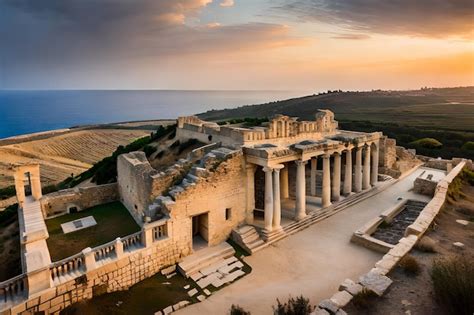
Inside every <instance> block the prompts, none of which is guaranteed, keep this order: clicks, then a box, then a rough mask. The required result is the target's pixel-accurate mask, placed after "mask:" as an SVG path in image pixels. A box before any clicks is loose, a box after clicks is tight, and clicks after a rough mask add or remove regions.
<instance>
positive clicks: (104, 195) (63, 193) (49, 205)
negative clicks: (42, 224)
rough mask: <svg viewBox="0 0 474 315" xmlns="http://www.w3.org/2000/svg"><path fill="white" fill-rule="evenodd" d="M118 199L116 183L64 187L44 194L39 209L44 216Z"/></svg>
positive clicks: (82, 208)
mask: <svg viewBox="0 0 474 315" xmlns="http://www.w3.org/2000/svg"><path fill="white" fill-rule="evenodd" d="M118 199H119V195H118V189H117V184H116V183H113V184H106V185H99V186H91V187H76V188H71V189H64V190H60V191H58V192H53V193H50V194H47V195H44V196H43V197H42V198H41V200H40V203H41V211H42V212H43V215H44V216H45V217H50V216H54V215H60V214H65V213H68V211H69V209H70V208H71V207H75V208H76V210H77V211H81V210H84V209H87V208H90V207H93V206H97V205H100V204H104V203H108V202H112V201H116V200H118Z"/></svg>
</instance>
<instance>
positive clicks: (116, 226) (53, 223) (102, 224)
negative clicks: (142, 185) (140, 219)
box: [46, 201, 140, 261]
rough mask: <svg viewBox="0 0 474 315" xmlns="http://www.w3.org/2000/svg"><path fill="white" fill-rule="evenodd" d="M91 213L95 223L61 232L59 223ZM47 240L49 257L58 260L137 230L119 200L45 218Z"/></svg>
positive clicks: (138, 228) (137, 227)
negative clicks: (77, 229) (83, 227)
mask: <svg viewBox="0 0 474 315" xmlns="http://www.w3.org/2000/svg"><path fill="white" fill-rule="evenodd" d="M87 216H93V217H94V219H95V220H96V222H97V225H95V226H92V227H89V228H85V229H83V230H79V231H76V232H72V233H68V234H64V233H63V231H62V229H61V224H62V223H65V222H69V221H73V220H76V219H79V218H83V217H87ZM46 225H47V226H48V232H49V238H48V240H47V243H48V248H49V252H50V254H51V259H52V260H53V261H58V260H61V259H64V258H67V257H69V256H72V255H74V254H77V253H79V252H80V251H82V250H83V249H84V248H86V247H95V246H99V245H102V244H104V243H107V242H110V241H113V240H114V239H116V238H117V237H123V236H127V235H129V234H132V233H135V232H137V231H139V230H140V227H139V226H138V225H137V223H136V222H135V220H133V218H132V216H131V215H130V214H129V212H128V210H127V209H126V208H125V207H124V206H123V205H122V203H120V202H119V201H116V202H112V203H107V204H103V205H99V206H95V207H92V208H89V209H86V210H84V211H81V212H78V213H73V214H67V215H63V216H60V217H56V218H52V219H48V220H46Z"/></svg>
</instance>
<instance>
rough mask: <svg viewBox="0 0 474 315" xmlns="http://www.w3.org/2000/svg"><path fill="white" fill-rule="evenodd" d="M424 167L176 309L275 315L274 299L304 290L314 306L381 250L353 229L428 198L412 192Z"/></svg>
mask: <svg viewBox="0 0 474 315" xmlns="http://www.w3.org/2000/svg"><path fill="white" fill-rule="evenodd" d="M423 170H424V169H422V168H420V169H418V170H416V171H414V172H413V173H412V174H410V175H409V176H407V177H405V178H404V179H402V180H400V181H398V182H397V183H395V184H394V185H393V186H390V187H389V188H387V189H386V190H384V191H382V192H380V193H379V194H377V195H375V196H373V197H371V198H368V199H366V200H363V201H361V202H359V203H357V204H355V205H352V206H350V207H349V208H347V209H345V210H344V211H341V212H339V213H337V214H335V215H334V216H332V217H330V218H328V219H326V220H324V221H321V222H319V223H317V224H314V225H312V226H310V227H309V228H307V229H305V230H303V231H300V232H298V233H296V234H294V235H291V236H289V237H287V238H285V239H283V240H281V241H279V242H277V243H276V244H274V245H272V246H270V247H267V248H265V249H263V250H261V251H259V252H257V253H255V254H254V255H252V256H249V257H246V259H245V261H246V262H247V263H248V264H249V265H250V266H251V267H252V272H251V273H250V274H249V275H248V276H246V277H245V278H243V279H241V280H239V281H237V282H236V283H233V284H232V285H230V286H228V287H226V288H224V289H222V290H219V291H217V292H216V293H215V294H213V295H212V296H211V297H209V298H208V299H207V300H205V301H204V302H202V303H198V304H195V305H192V306H189V307H187V308H185V309H183V310H180V311H178V312H177V314H227V313H228V311H229V309H230V306H231V305H232V304H238V305H240V306H242V307H243V308H244V309H246V310H248V311H250V312H251V313H252V314H271V312H272V305H276V299H277V298H279V299H280V300H287V299H288V297H289V295H291V296H293V297H295V296H297V295H301V294H303V295H304V296H305V297H307V298H309V299H310V302H311V304H312V305H315V304H317V303H319V301H321V300H322V299H325V298H328V297H330V296H331V295H332V294H333V293H334V292H335V291H337V289H338V287H339V284H340V283H341V282H342V281H343V280H344V279H346V278H351V279H357V278H358V276H359V275H361V274H363V273H366V272H367V271H368V270H370V269H371V268H372V267H373V266H374V264H375V262H377V261H378V260H379V259H380V258H381V257H382V255H381V254H379V253H376V252H373V251H371V250H369V249H366V248H364V247H361V246H358V245H356V244H353V243H351V242H350V238H351V235H352V233H353V232H354V231H355V230H357V229H358V228H359V227H361V226H362V225H364V224H365V223H366V222H367V221H369V220H371V219H372V218H374V217H375V216H377V215H379V214H380V213H382V212H383V211H385V210H387V209H388V208H390V207H392V206H394V205H395V204H396V203H397V197H399V196H401V197H403V198H411V199H418V200H423V201H427V200H428V199H429V198H428V197H425V196H421V195H417V194H415V193H413V192H412V191H411V189H412V187H413V181H414V179H415V178H416V177H417V176H418V175H420V173H421V172H423Z"/></svg>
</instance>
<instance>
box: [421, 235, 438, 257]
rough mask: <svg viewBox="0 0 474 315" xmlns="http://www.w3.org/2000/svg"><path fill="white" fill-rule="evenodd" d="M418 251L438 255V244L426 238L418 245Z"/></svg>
mask: <svg viewBox="0 0 474 315" xmlns="http://www.w3.org/2000/svg"><path fill="white" fill-rule="evenodd" d="M416 249H418V250H419V251H421V252H424V253H436V243H435V241H434V240H433V239H431V238H429V237H428V236H425V237H423V238H422V239H421V240H420V241H419V242H418V243H417V244H416Z"/></svg>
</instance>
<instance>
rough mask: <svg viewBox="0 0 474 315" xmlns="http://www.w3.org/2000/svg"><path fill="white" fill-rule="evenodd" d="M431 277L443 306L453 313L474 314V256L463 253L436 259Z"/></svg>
mask: <svg viewBox="0 0 474 315" xmlns="http://www.w3.org/2000/svg"><path fill="white" fill-rule="evenodd" d="M431 279H432V280H433V287H434V293H435V297H436V299H437V301H438V302H439V304H440V305H441V306H443V307H444V308H445V309H446V310H447V311H449V312H450V313H451V314H459V315H468V314H469V315H471V314H473V312H474V257H472V256H464V255H462V256H451V257H448V258H444V259H437V260H435V261H434V262H433V268H432V270H431Z"/></svg>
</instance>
